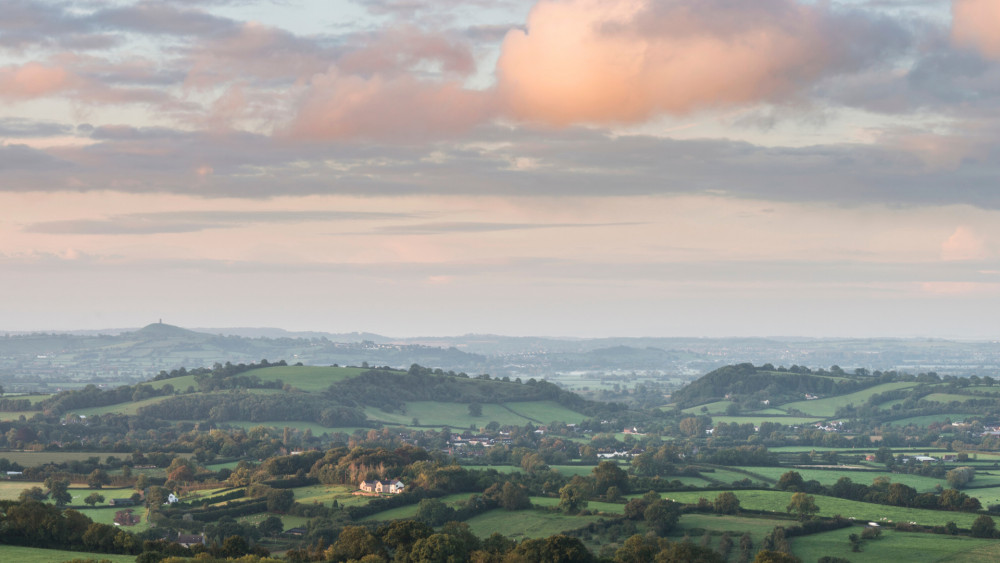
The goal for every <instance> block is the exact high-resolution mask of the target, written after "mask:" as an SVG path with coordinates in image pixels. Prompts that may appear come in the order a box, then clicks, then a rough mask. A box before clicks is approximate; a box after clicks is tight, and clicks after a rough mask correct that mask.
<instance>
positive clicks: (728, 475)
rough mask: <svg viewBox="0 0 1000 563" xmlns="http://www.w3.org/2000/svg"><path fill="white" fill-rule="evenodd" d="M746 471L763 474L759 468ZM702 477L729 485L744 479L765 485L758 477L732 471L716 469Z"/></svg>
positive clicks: (747, 468) (750, 468)
mask: <svg viewBox="0 0 1000 563" xmlns="http://www.w3.org/2000/svg"><path fill="white" fill-rule="evenodd" d="M745 469H746V470H747V471H749V472H751V473H754V474H756V475H761V473H760V472H759V471H757V469H760V468H759V467H746V468H745ZM702 475H704V476H705V477H706V478H708V479H714V480H716V481H719V482H720V483H725V484H727V485H728V484H729V483H732V482H733V481H742V480H744V479H750V480H751V481H753V482H754V483H764V482H765V481H764V480H763V479H760V478H758V477H753V476H751V475H746V474H744V473H740V472H739V471H730V470H728V469H718V468H716V469H715V471H705V472H703V473H702ZM779 477H780V476H779ZM670 480H671V481H673V478H672V477H671V478H670ZM682 481H683V480H682ZM775 481H777V479H775Z"/></svg>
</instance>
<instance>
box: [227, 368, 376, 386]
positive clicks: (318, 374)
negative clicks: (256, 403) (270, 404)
mask: <svg viewBox="0 0 1000 563" xmlns="http://www.w3.org/2000/svg"><path fill="white" fill-rule="evenodd" d="M366 371H368V370H367V369H364V368H339V367H338V368H334V367H319V366H278V367H273V368H261V369H255V370H250V371H248V372H246V373H245V374H243V375H246V376H248V377H249V376H256V377H259V378H260V380H261V381H277V380H279V379H280V380H281V381H282V382H283V383H285V384H288V385H291V386H292V387H295V388H297V389H301V390H303V391H310V392H315V391H326V388H327V387H329V386H330V385H332V384H333V383H336V382H337V381H343V380H345V379H350V378H352V377H357V376H359V375H361V374H362V373H364V372H366Z"/></svg>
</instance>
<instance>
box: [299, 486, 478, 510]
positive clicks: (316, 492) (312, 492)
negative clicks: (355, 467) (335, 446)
mask: <svg viewBox="0 0 1000 563" xmlns="http://www.w3.org/2000/svg"><path fill="white" fill-rule="evenodd" d="M356 490H357V487H353V486H351V485H311V486H308V487H298V488H295V489H292V491H293V492H294V493H295V501H296V502H300V503H302V504H313V503H319V504H323V505H325V506H328V507H329V506H331V505H333V501H337V504H339V505H341V506H355V505H361V504H367V503H368V501H369V500H371V499H372V498H373V497H367V496H363V495H355V494H352V493H354V491H356ZM466 496H468V495H466Z"/></svg>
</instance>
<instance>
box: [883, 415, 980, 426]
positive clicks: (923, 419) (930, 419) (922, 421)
mask: <svg viewBox="0 0 1000 563" xmlns="http://www.w3.org/2000/svg"><path fill="white" fill-rule="evenodd" d="M967 418H968V419H979V418H982V415H977V414H970V413H946V414H928V415H925V416H911V417H909V418H901V419H899V420H893V421H891V422H888V423H887V424H891V425H893V426H909V425H910V424H913V425H915V426H929V425H931V424H933V423H935V422H944V421H945V419H947V420H950V421H951V422H962V421H963V420H965V419H967Z"/></svg>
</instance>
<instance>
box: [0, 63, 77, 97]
mask: <svg viewBox="0 0 1000 563" xmlns="http://www.w3.org/2000/svg"><path fill="white" fill-rule="evenodd" d="M76 81H77V78H76V76H74V75H73V74H72V73H70V72H68V71H67V70H66V69H64V68H62V67H59V66H46V65H43V64H41V63H38V62H29V63H26V64H23V65H10V66H6V67H2V68H0V97H4V98H13V99H30V98H41V97H44V96H50V95H53V94H57V93H59V92H61V91H64V90H66V89H68V88H71V87H72V86H73V84H74V83H75V82H76Z"/></svg>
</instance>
